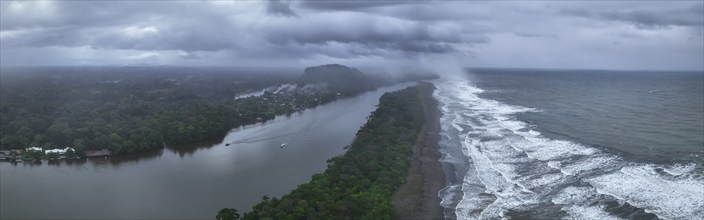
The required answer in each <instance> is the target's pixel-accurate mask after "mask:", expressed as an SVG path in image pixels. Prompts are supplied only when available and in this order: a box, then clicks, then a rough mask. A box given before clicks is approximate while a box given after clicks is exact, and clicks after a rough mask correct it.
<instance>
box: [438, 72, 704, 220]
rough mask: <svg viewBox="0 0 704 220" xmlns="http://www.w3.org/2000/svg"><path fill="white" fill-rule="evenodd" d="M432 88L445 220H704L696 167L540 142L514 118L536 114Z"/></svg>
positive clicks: (442, 85) (450, 85)
mask: <svg viewBox="0 0 704 220" xmlns="http://www.w3.org/2000/svg"><path fill="white" fill-rule="evenodd" d="M435 83H436V87H437V88H438V89H437V90H436V91H435V93H434V96H435V98H436V99H437V100H438V101H439V103H440V110H441V111H442V113H443V116H442V118H441V124H442V137H443V139H442V140H441V142H440V145H441V153H442V154H443V155H442V158H441V162H442V163H443V168H444V169H445V173H446V176H448V181H447V182H448V186H447V187H446V188H445V189H443V190H442V191H441V192H440V193H439V196H440V197H441V198H442V202H441V205H442V206H443V207H445V208H446V209H447V210H449V211H446V218H448V219H453V218H457V219H497V218H549V219H555V218H567V219H632V218H637V219H657V218H664V219H704V176H703V175H701V173H698V172H697V171H695V167H696V165H693V164H691V165H655V164H647V163H639V162H631V161H627V160H625V159H623V158H622V157H620V156H617V155H614V154H611V153H608V152H605V151H604V150H601V149H598V148H593V147H589V146H585V145H582V144H579V143H575V142H572V141H565V140H554V139H550V138H546V137H544V136H542V135H541V133H540V132H538V131H535V130H533V129H532V128H534V127H531V125H529V124H527V123H525V122H522V121H519V120H517V119H515V116H514V114H516V113H521V112H531V111H539V110H537V109H531V108H525V107H520V106H511V105H507V104H504V103H501V102H498V101H495V100H490V99H484V98H480V97H479V96H478V95H479V94H480V93H482V92H483V90H481V89H479V88H477V87H474V86H473V85H471V84H470V82H457V81H454V82H450V81H436V82H435ZM458 149H459V150H458Z"/></svg>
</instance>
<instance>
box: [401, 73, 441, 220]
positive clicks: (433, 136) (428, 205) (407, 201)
mask: <svg viewBox="0 0 704 220" xmlns="http://www.w3.org/2000/svg"><path fill="white" fill-rule="evenodd" d="M423 84H425V83H423ZM420 85H421V88H422V89H423V91H422V93H421V96H422V97H421V101H422V102H423V103H422V104H423V110H424V112H425V123H424V124H423V128H422V130H421V133H420V136H419V137H418V140H417V141H416V145H415V146H414V147H413V155H412V158H411V164H410V166H409V168H408V174H407V176H406V182H405V183H404V184H403V185H401V187H399V189H398V191H396V193H395V194H394V196H393V199H392V203H393V205H394V210H395V211H396V218H397V219H444V218H445V216H444V208H443V207H442V206H440V197H438V192H439V191H440V190H441V189H442V188H443V187H445V173H444V172H443V170H442V165H441V164H440V161H439V159H440V151H439V149H440V146H439V144H438V141H439V139H440V133H439V132H440V116H441V113H440V110H439V109H438V102H437V100H435V98H433V91H434V90H435V89H436V88H435V86H434V85H433V84H432V83H427V84H426V85H422V84H420Z"/></svg>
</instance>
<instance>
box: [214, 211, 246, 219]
mask: <svg viewBox="0 0 704 220" xmlns="http://www.w3.org/2000/svg"><path fill="white" fill-rule="evenodd" d="M239 218H240V214H239V213H237V209H221V210H220V212H218V215H216V216H215V219H217V220H237V219H239Z"/></svg>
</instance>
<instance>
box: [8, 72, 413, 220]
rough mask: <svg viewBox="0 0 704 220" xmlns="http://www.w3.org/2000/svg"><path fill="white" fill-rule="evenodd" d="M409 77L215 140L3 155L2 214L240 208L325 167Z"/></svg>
mask: <svg viewBox="0 0 704 220" xmlns="http://www.w3.org/2000/svg"><path fill="white" fill-rule="evenodd" d="M409 85H410V84H406V85H398V86H395V87H390V88H384V89H381V90H377V91H374V92H369V93H365V94H362V95H360V96H357V97H352V98H347V99H343V100H339V101H335V102H332V103H329V104H326V105H322V106H318V107H316V108H312V109H308V110H305V111H302V112H300V113H294V114H292V115H291V116H279V117H276V118H274V119H273V120H270V121H267V122H263V123H259V124H254V125H248V126H243V127H240V128H236V129H233V130H232V131H231V132H230V133H229V134H228V135H227V136H226V137H225V138H223V140H218V141H216V142H217V143H214V142H210V143H200V144H197V145H191V146H167V147H165V148H164V149H162V150H156V151H151V152H146V153H142V154H138V155H125V156H113V157H111V158H90V159H81V160H61V161H51V164H50V162H49V161H40V162H38V163H36V162H21V163H17V164H12V163H0V209H1V210H2V212H0V218H2V219H18V218H39V219H57V218H61V219H77V218H81V219H86V218H88V219H105V218H110V219H134V218H152V219H175V218H179V219H209V218H212V217H213V216H214V215H215V213H217V211H218V210H220V209H221V208H225V207H232V208H236V209H238V210H240V211H241V212H246V211H248V210H249V209H250V208H251V207H252V205H254V204H255V203H257V202H259V201H260V200H261V198H262V196H265V195H266V196H269V197H280V196H281V195H283V194H285V193H287V192H289V191H290V190H291V189H293V188H295V187H296V186H297V185H299V184H302V183H305V182H308V181H309V180H310V176H311V175H313V174H314V173H317V172H321V171H323V170H324V169H325V167H326V160H328V159H329V158H331V157H333V156H336V155H340V154H342V153H344V149H343V148H344V147H345V146H347V145H348V144H349V143H351V141H352V139H353V138H354V135H355V133H356V131H357V130H358V129H359V127H360V126H362V125H363V124H364V122H366V118H367V116H368V115H369V113H370V112H371V111H373V110H374V108H375V106H376V105H377V103H378V99H379V97H380V96H381V95H382V94H383V93H384V92H387V91H394V90H398V89H402V88H405V87H407V86H409ZM282 143H287V145H286V146H285V147H282V146H281V144H282ZM226 144H230V145H229V146H226ZM44 163H46V164H44ZM67 198H70V202H66V199H67Z"/></svg>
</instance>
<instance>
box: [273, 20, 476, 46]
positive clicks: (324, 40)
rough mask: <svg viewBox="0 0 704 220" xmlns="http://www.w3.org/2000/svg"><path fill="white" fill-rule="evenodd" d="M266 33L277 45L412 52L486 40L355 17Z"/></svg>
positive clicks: (428, 26)
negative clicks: (355, 47)
mask: <svg viewBox="0 0 704 220" xmlns="http://www.w3.org/2000/svg"><path fill="white" fill-rule="evenodd" d="M346 17H349V18H350V19H354V20H348V19H346ZM311 22H314V21H311ZM267 33H268V35H267V36H268V37H267V39H268V40H269V42H272V43H275V44H278V45H289V44H303V45H306V44H316V45H326V44H330V43H342V44H350V43H354V44H355V45H358V46H359V45H361V46H365V47H371V48H379V49H386V50H399V51H405V52H412V53H449V52H455V51H457V49H456V48H455V47H454V46H453V45H454V44H474V43H484V42H486V41H487V40H488V39H486V38H485V37H481V36H470V35H467V34H466V33H463V30H462V29H461V27H458V26H455V27H454V28H452V27H450V28H443V29H442V30H440V29H438V28H434V27H433V25H432V24H429V23H417V22H409V21H406V20H400V19H393V18H379V17H375V16H356V14H347V16H342V17H340V18H338V19H336V20H335V21H325V22H317V23H315V22H314V23H313V24H310V23H307V22H306V23H295V24H284V25H281V26H273V27H272V29H271V30H267Z"/></svg>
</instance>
